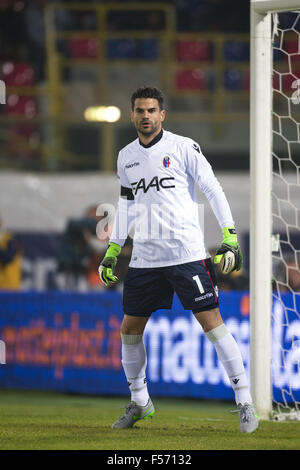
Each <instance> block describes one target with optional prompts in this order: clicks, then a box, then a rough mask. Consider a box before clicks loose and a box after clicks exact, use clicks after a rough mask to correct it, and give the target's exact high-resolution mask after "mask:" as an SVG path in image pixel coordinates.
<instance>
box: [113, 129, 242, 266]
mask: <svg viewBox="0 0 300 470" xmlns="http://www.w3.org/2000/svg"><path fill="white" fill-rule="evenodd" d="M117 166H118V176H119V179H120V184H121V194H120V198H119V203H118V209H117V213H116V218H115V223H114V227H113V232H112V234H111V237H110V241H111V242H114V243H117V244H119V245H121V246H123V245H124V243H125V240H126V238H127V235H128V233H129V230H130V226H131V224H132V222H133V221H134V237H133V250H132V256H131V260H130V263H129V266H130V267H134V268H152V267H163V266H171V265H176V264H183V263H188V262H191V261H197V260H201V259H205V258H207V257H209V254H208V252H207V250H206V248H205V244H204V239H203V233H202V229H201V226H200V221H199V203H198V199H197V194H196V185H198V186H199V188H200V190H201V191H202V192H203V193H204V194H205V196H206V197H207V199H208V201H209V202H210V205H211V207H212V210H213V212H214V214H215V216H216V218H217V220H218V222H219V225H220V227H221V228H223V227H229V226H233V225H234V221H233V219H232V215H231V210H230V207H229V204H228V202H227V199H226V197H225V195H224V192H223V189H222V187H221V186H220V184H219V182H218V180H217V179H216V177H215V175H214V173H213V171H212V168H211V165H210V164H209V163H208V161H207V160H206V158H205V157H204V155H203V154H202V152H201V149H200V147H199V145H198V144H197V143H196V142H194V141H193V140H192V139H190V138H188V137H182V136H179V135H176V134H173V133H172V132H168V131H165V130H162V131H161V133H160V134H159V135H158V136H156V137H155V138H154V139H153V140H152V142H151V143H150V144H149V145H148V146H144V145H143V144H142V143H141V142H140V140H139V139H138V138H137V139H136V140H134V141H133V142H131V143H130V144H129V145H127V146H126V147H124V148H123V149H122V150H121V151H120V153H119V156H118V163H117Z"/></svg>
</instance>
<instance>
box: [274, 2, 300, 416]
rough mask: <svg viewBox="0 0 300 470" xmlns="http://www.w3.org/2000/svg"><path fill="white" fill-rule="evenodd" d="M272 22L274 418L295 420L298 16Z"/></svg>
mask: <svg viewBox="0 0 300 470" xmlns="http://www.w3.org/2000/svg"><path fill="white" fill-rule="evenodd" d="M272 20H273V21H272V48H273V66H272V68H273V74H272V78H273V90H272V102H273V107H272V117H273V119H272V121H273V124H272V137H273V138H272V141H273V145H272V160H273V161H272V173H273V184H272V225H273V247H272V248H273V249H272V274H273V285H272V292H273V309H272V369H271V372H272V382H273V403H274V406H273V417H274V418H275V419H278V420H283V419H298V420H300V270H299V268H300V230H299V229H300V12H299V11H291V12H278V13H273V14H272Z"/></svg>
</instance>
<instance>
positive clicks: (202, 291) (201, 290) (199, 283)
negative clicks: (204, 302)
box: [193, 274, 204, 294]
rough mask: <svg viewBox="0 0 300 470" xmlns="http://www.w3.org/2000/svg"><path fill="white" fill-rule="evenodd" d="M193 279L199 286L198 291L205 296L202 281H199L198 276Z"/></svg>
mask: <svg viewBox="0 0 300 470" xmlns="http://www.w3.org/2000/svg"><path fill="white" fill-rule="evenodd" d="M193 279H194V281H195V282H196V284H197V286H198V289H199V291H200V294H204V289H203V285H202V282H201V281H200V279H199V276H198V274H197V276H193Z"/></svg>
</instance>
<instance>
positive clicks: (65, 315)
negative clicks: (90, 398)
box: [0, 291, 300, 402]
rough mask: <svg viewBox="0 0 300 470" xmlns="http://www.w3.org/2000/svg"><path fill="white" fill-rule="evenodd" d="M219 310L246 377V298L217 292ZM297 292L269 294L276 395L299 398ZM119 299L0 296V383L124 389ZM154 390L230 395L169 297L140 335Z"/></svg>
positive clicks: (208, 349) (192, 325)
mask: <svg viewBox="0 0 300 470" xmlns="http://www.w3.org/2000/svg"><path fill="white" fill-rule="evenodd" d="M220 304H221V313H222V316H223V319H224V321H225V323H226V325H227V328H228V329H229V330H230V332H231V333H232V334H233V336H234V337H235V338H236V340H237V342H238V345H239V347H240V350H241V353H242V356H243V359H244V363H245V366H246V371H247V373H248V375H249V367H250V365H249V333H250V324H249V296H248V293H247V292H221V293H220ZM299 304H300V301H299V295H297V294H296V295H295V294H294V295H292V294H289V293H287V294H283V295H282V296H281V297H280V298H274V303H273V322H272V325H273V326H272V328H273V338H272V375H273V392H274V398H275V399H276V400H277V401H281V402H282V401H284V400H286V401H288V402H290V401H293V400H296V401H300V368H299V364H300V317H299V314H298V313H297V312H299V311H300V310H299V307H300V305H299ZM121 321H122V299H121V294H120V293H118V292H109V291H108V292H104V293H87V294H85V293H74V292H57V291H53V292H50V291H48V292H41V293H39V292H26V293H25V292H24V293H1V294H0V340H1V341H2V342H4V343H5V349H6V363H5V364H0V387H2V388H17V387H20V388H27V389H44V390H57V391H65V392H73V393H89V394H109V395H127V396H128V395H129V393H128V386H127V383H126V379H125V375H124V373H123V370H122V364H121V342H120V334H119V329H120V324H121ZM144 340H145V345H146V349H147V356H148V366H147V378H148V387H149V392H150V394H151V395H153V396H181V397H195V398H196V397H197V398H209V399H226V400H233V398H234V396H233V392H232V390H231V387H230V384H229V380H228V378H227V376H226V374H225V371H224V369H223V366H222V365H221V364H220V363H219V361H218V360H217V357H216V353H215V350H214V347H213V345H212V344H211V343H210V342H209V341H208V340H207V338H206V336H205V335H204V333H203V331H202V329H201V327H200V326H199V324H198V322H197V321H196V320H195V318H194V316H193V314H192V313H191V312H189V311H185V310H183V308H182V306H181V304H180V302H179V300H178V298H177V297H176V296H175V297H174V302H173V307H172V309H171V310H160V311H157V312H155V313H153V314H152V316H151V318H150V319H149V321H148V324H147V327H146V330H145V334H144Z"/></svg>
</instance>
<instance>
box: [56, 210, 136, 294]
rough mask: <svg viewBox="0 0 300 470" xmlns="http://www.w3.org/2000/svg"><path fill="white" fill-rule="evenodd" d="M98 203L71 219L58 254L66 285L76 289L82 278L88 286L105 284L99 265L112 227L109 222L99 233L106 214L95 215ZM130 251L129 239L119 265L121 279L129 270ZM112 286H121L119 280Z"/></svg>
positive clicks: (89, 287) (120, 279)
mask: <svg viewBox="0 0 300 470" xmlns="http://www.w3.org/2000/svg"><path fill="white" fill-rule="evenodd" d="M96 210H97V206H91V207H89V208H88V210H87V211H86V214H85V215H84V216H83V217H82V218H81V219H71V220H70V221H69V222H68V224H67V227H66V231H65V233H64V235H63V241H62V245H61V250H60V253H59V256H58V271H59V272H62V273H64V274H65V275H66V286H65V287H66V289H77V287H78V284H79V283H80V281H82V279H84V280H85V281H86V284H87V288H88V289H100V288H101V287H102V288H105V286H104V285H102V286H101V281H100V278H99V275H98V266H99V264H100V261H101V259H102V257H103V256H104V253H105V252H106V250H107V246H108V241H109V236H110V233H111V227H108V225H106V226H105V227H104V232H102V233H97V224H98V223H99V222H100V221H101V220H102V219H104V218H105V217H106V215H107V214H104V216H98V215H96ZM130 255H131V246H130V242H129V241H128V242H126V246H124V248H123V250H122V253H121V255H120V257H119V262H118V265H117V269H116V276H118V278H119V281H120V283H122V281H123V279H124V276H125V273H126V271H127V266H128V261H129V257H130ZM112 288H118V283H117V284H116V285H114V286H112Z"/></svg>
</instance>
